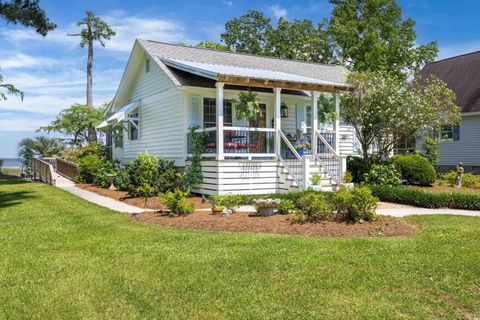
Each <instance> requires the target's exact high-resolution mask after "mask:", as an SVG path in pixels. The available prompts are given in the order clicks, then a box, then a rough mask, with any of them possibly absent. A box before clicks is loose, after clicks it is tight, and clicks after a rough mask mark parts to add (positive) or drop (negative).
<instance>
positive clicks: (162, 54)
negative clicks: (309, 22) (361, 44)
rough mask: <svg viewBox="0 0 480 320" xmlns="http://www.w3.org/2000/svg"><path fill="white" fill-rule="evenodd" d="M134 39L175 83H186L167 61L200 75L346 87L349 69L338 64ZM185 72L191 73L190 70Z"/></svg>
mask: <svg viewBox="0 0 480 320" xmlns="http://www.w3.org/2000/svg"><path fill="white" fill-rule="evenodd" d="M137 41H138V43H139V44H140V45H141V46H142V47H143V48H144V49H145V51H146V52H147V53H148V54H149V55H150V56H152V57H153V59H154V60H155V62H156V63H158V64H159V65H160V67H161V68H162V69H163V71H165V73H166V74H167V75H168V76H169V77H170V78H171V79H172V81H173V82H174V83H175V84H176V85H185V83H184V82H183V79H182V78H181V77H177V76H176V75H175V73H174V72H172V71H171V70H170V69H169V68H168V67H167V64H166V63H169V64H170V65H172V64H176V67H175V68H180V67H181V65H183V67H184V68H185V67H188V68H190V69H192V68H193V69H196V70H197V71H204V72H205V73H204V75H202V76H204V77H208V76H210V77H212V76H213V74H214V73H216V74H219V72H225V73H228V72H230V73H240V74H249V75H253V76H255V77H257V76H259V75H260V73H261V75H262V76H261V77H260V78H261V79H266V78H267V75H268V76H271V77H272V79H274V78H280V79H279V80H281V79H283V78H288V79H292V80H289V81H292V82H299V83H310V84H320V85H329V86H330V85H332V86H333V85H335V86H337V87H347V86H348V85H347V84H346V76H347V74H348V71H347V70H346V69H345V68H344V67H342V66H338V65H333V64H320V63H313V62H303V61H296V60H287V59H279V58H273V57H264V56H258V55H249V54H238V53H231V52H224V51H218V50H211V49H203V48H194V47H187V46H180V45H173V44H168V43H162V42H157V41H151V40H139V39H137ZM187 72H193V70H190V71H187ZM253 76H252V77H253ZM293 79H295V80H293Z"/></svg>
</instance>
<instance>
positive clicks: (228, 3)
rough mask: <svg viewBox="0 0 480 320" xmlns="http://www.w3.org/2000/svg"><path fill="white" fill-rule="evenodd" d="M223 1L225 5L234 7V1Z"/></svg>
mask: <svg viewBox="0 0 480 320" xmlns="http://www.w3.org/2000/svg"><path fill="white" fill-rule="evenodd" d="M222 1H223V3H225V4H226V5H227V6H229V7H231V6H233V1H232V0H222Z"/></svg>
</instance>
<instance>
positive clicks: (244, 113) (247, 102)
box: [233, 91, 261, 121]
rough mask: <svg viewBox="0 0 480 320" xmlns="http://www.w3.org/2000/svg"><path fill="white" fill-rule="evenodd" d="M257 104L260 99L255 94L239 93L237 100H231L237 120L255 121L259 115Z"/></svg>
mask: <svg viewBox="0 0 480 320" xmlns="http://www.w3.org/2000/svg"><path fill="white" fill-rule="evenodd" d="M259 102H260V99H259V98H258V95H257V94H256V93H253V92H250V91H248V92H244V91H241V92H240V94H239V95H238V100H233V103H235V108H236V110H237V119H238V120H243V119H247V120H250V121H254V120H256V119H257V117H258V115H259V114H260V113H261V109H260V103H259Z"/></svg>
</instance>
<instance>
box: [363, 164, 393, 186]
mask: <svg viewBox="0 0 480 320" xmlns="http://www.w3.org/2000/svg"><path fill="white" fill-rule="evenodd" d="M363 178H364V181H365V183H368V184H374V185H380V186H398V185H400V184H402V183H401V180H400V173H399V172H398V171H397V169H396V168H395V167H394V166H393V165H386V164H374V165H373V166H372V168H371V169H370V171H369V172H368V173H366V174H365V175H364V176H363Z"/></svg>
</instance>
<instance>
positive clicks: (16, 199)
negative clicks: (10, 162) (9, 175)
mask: <svg viewBox="0 0 480 320" xmlns="http://www.w3.org/2000/svg"><path fill="white" fill-rule="evenodd" d="M25 183H27V182H26V181H24V180H3V179H2V180H0V187H1V186H4V185H18V184H25ZM32 198H36V196H35V195H33V192H32V191H27V190H20V191H10V192H9V191H2V190H0V209H1V208H6V207H11V206H15V205H18V204H21V203H23V202H24V201H25V200H28V199H32Z"/></svg>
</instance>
